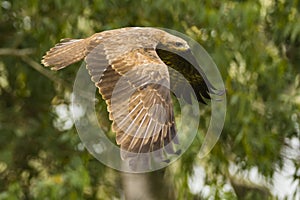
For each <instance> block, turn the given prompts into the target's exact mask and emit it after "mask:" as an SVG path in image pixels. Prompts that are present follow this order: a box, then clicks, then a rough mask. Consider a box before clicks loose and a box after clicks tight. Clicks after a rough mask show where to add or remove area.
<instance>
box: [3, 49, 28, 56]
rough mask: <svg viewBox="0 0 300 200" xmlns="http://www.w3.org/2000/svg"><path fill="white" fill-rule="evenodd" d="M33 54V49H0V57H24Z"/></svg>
mask: <svg viewBox="0 0 300 200" xmlns="http://www.w3.org/2000/svg"><path fill="white" fill-rule="evenodd" d="M33 53H34V49H31V48H26V49H12V48H2V49H0V56H6V55H9V56H26V55H30V54H33Z"/></svg>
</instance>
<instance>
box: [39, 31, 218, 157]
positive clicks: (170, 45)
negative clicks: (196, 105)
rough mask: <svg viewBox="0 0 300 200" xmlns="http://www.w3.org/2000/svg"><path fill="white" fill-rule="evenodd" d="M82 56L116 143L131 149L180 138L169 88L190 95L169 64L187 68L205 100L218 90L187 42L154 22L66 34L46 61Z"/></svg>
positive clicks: (64, 62)
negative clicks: (76, 36) (83, 35)
mask: <svg viewBox="0 0 300 200" xmlns="http://www.w3.org/2000/svg"><path fill="white" fill-rule="evenodd" d="M83 59H84V61H85V62H86V68H87V70H88V72H89V74H90V75H91V80H92V81H93V82H94V83H95V86H96V87H98V88H99V93H100V94H101V95H102V98H103V99H104V100H105V101H106V104H107V110H108V112H109V118H110V120H112V130H113V131H114V132H115V133H116V143H117V144H118V145H120V147H121V149H122V150H123V151H124V150H125V151H127V152H133V153H147V152H153V151H156V150H158V149H161V148H163V147H166V146H167V145H168V144H169V143H172V142H174V143H175V144H176V143H178V141H177V137H176V125H175V119H174V111H173V106H172V105H173V104H172V98H171V92H170V88H171V87H172V88H175V89H177V91H181V97H182V98H183V99H185V100H186V102H188V103H191V95H190V94H189V93H187V92H186V90H185V88H184V84H181V83H183V81H182V80H181V79H180V78H179V77H175V78H173V79H171V78H170V77H172V76H173V73H172V72H171V71H170V70H168V68H169V67H170V68H172V69H174V70H176V71H178V72H179V73H181V74H183V76H184V77H185V79H186V80H187V81H188V83H189V84H190V85H191V86H192V88H193V90H194V91H195V94H196V99H197V100H198V101H199V102H202V103H205V102H206V101H205V100H204V99H210V94H211V93H213V90H214V87H213V86H212V85H211V84H210V83H209V81H208V80H207V78H206V76H205V74H204V73H203V72H202V71H201V69H200V71H199V69H198V70H197V69H196V68H195V67H194V66H195V65H197V62H196V59H195V57H194V55H193V53H192V51H191V49H190V47H189V45H188V43H187V42H186V41H185V40H183V39H182V38H179V37H177V36H175V35H172V34H170V33H167V32H165V31H163V30H160V29H156V28H148V27H145V28H141V27H128V28H121V29H115V30H108V31H103V32H100V33H96V34H94V35H92V36H90V37H88V38H85V39H62V40H61V41H60V43H58V44H56V45H55V46H54V47H53V48H51V49H50V50H49V51H48V52H47V53H46V55H45V56H44V57H43V60H42V64H43V65H44V66H46V67H48V66H50V67H51V69H52V70H60V69H62V68H64V67H67V66H68V65H70V64H72V63H75V62H78V61H81V60H83ZM170 85H171V86H170ZM169 151H170V152H171V153H172V148H171V149H169ZM167 152H168V149H167ZM173 153H174V152H173ZM124 157H125V156H124V155H123V157H122V158H124Z"/></svg>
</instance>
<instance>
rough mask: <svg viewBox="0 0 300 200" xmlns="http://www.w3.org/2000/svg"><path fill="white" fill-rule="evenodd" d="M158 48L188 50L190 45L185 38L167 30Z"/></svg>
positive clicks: (174, 50)
mask: <svg viewBox="0 0 300 200" xmlns="http://www.w3.org/2000/svg"><path fill="white" fill-rule="evenodd" d="M156 48H157V49H163V50H168V51H171V52H174V53H176V52H178V53H180V52H186V51H188V50H190V46H189V45H188V43H187V42H186V41H185V40H184V39H182V38H180V37H177V36H175V35H172V34H169V33H166V32H164V34H163V35H162V37H161V38H160V40H159V43H158V45H157V47H156Z"/></svg>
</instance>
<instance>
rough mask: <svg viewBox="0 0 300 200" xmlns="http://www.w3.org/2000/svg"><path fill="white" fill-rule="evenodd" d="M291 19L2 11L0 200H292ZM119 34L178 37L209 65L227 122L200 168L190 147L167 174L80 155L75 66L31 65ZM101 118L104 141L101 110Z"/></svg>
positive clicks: (194, 6)
mask: <svg viewBox="0 0 300 200" xmlns="http://www.w3.org/2000/svg"><path fill="white" fill-rule="evenodd" d="M299 19H300V2H299V1H298V0H280V1H271V0H255V1H238V0H232V1H217V0H212V1H211V0H202V1H197V0H189V1H185V0H170V1H163V0H157V1H154V0H141V1H133V0H125V1H112V0H111V1H108V0H107V1H103V0H96V1H83V0H81V1H78V0H68V1H62V0H50V1H37V0H27V1H25V0H19V1H3V0H2V1H0V199H132V198H133V196H132V195H135V194H136V195H137V193H138V191H140V192H142V193H143V194H142V196H138V197H136V199H284V198H285V199H300V183H299V181H300V169H299V167H300V150H299V149H300V141H299V137H300V125H299V123H300V20H299ZM127 26H153V27H164V28H169V29H174V30H177V31H180V32H182V33H185V34H187V35H188V36H190V37H192V38H193V39H195V40H196V41H198V42H199V43H200V44H201V45H202V46H203V47H204V48H205V49H206V51H207V52H208V53H209V54H210V55H211V57H212V58H213V60H214V61H215V63H216V64H217V66H218V68H219V70H220V72H221V75H222V77H223V80H224V83H225V87H226V89H227V102H228V103H227V115H226V121H225V126H224V130H223V132H222V135H221V137H220V139H219V141H218V143H217V144H216V146H215V147H214V149H213V150H212V152H211V153H210V154H209V155H208V156H207V157H205V158H204V159H199V158H197V156H196V155H197V153H198V151H199V145H201V144H200V143H199V139H197V138H196V139H195V141H194V143H193V145H192V146H191V147H190V148H189V149H188V150H187V152H186V153H185V154H184V155H183V156H182V157H181V158H180V159H179V160H177V161H176V162H174V163H172V164H171V165H170V166H169V167H167V168H166V169H164V170H160V171H157V172H152V173H148V174H144V175H130V174H125V173H120V172H119V171H116V170H113V169H110V168H108V167H106V166H104V165H103V164H101V163H100V162H99V161H97V160H96V159H95V158H93V157H92V156H91V155H90V154H89V153H88V152H87V150H86V149H85V148H84V146H83V144H82V143H81V141H80V139H79V137H78V135H77V133H76V129H75V128H74V125H73V122H72V118H71V109H70V96H71V94H72V85H73V80H74V78H75V75H76V72H77V70H78V68H79V66H80V63H77V64H73V65H72V66H70V67H68V68H66V69H64V70H62V71H59V72H53V71H50V70H49V69H46V68H44V67H43V66H41V64H40V60H41V59H42V56H43V55H44V54H45V52H46V51H47V50H48V49H49V48H50V47H52V46H54V44H56V43H57V42H58V41H59V40H60V39H61V38H85V37H88V36H90V35H92V34H93V33H95V32H100V31H103V30H109V29H114V28H120V27H127ZM99 98H100V99H101V97H100V96H99ZM99 113H100V114H99V116H100V118H101V126H103V128H104V129H105V130H107V131H108V132H110V122H109V121H108V119H107V111H106V107H105V104H104V103H103V101H99ZM204 114H205V113H204ZM208 114H209V113H208ZM208 114H207V115H204V116H203V118H204V119H207V120H209V118H210V115H208Z"/></svg>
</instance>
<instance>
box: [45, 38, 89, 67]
mask: <svg viewBox="0 0 300 200" xmlns="http://www.w3.org/2000/svg"><path fill="white" fill-rule="evenodd" d="M85 54H86V45H85V41H84V39H69V38H67V39H62V40H61V41H60V43H58V44H56V45H55V47H53V48H51V49H50V50H49V51H48V52H47V53H46V55H44V56H43V60H42V64H43V65H45V66H46V67H48V66H51V70H59V69H62V68H64V67H67V66H68V65H70V64H72V63H75V62H78V61H80V60H82V59H83V58H84V56H85Z"/></svg>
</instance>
